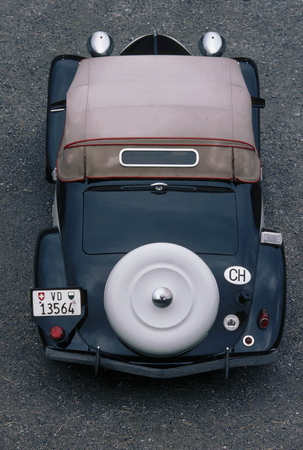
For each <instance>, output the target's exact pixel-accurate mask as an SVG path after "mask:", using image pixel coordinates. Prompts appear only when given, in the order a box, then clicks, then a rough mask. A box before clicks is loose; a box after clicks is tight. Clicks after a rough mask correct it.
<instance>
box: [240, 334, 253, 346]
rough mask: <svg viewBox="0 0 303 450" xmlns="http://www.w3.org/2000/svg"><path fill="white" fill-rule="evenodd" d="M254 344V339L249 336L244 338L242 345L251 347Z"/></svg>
mask: <svg viewBox="0 0 303 450" xmlns="http://www.w3.org/2000/svg"><path fill="white" fill-rule="evenodd" d="M254 343H255V339H254V338H253V336H250V335H246V336H244V338H243V344H244V345H245V346H246V347H251V346H252V345H254Z"/></svg>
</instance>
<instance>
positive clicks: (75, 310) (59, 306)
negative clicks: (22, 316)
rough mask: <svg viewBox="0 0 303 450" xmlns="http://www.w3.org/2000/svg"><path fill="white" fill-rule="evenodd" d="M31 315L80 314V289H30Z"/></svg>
mask: <svg viewBox="0 0 303 450" xmlns="http://www.w3.org/2000/svg"><path fill="white" fill-rule="evenodd" d="M32 306H33V315H34V316H35V317H49V316H80V315H81V290H80V289H35V290H32Z"/></svg>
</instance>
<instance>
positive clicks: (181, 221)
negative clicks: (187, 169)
mask: <svg viewBox="0 0 303 450" xmlns="http://www.w3.org/2000/svg"><path fill="white" fill-rule="evenodd" d="M153 242H170V243H173V244H178V245H182V246H184V247H186V248H188V249H190V250H192V251H194V252H195V253H214V254H224V255H231V254H235V253H236V252H237V250H238V232H237V214H236V202H235V193H234V191H233V190H231V189H221V188H201V187H196V186H161V185H158V186H154V187H152V186H141V187H139V188H138V186H136V187H132V186H124V187H123V186H107V187H106V188H100V187H94V188H89V189H87V190H86V191H85V192H84V219H83V249H84V251H85V252H86V253H89V254H106V253H127V252H129V251H131V250H133V249H134V248H136V247H139V246H141V245H145V244H150V243H153Z"/></svg>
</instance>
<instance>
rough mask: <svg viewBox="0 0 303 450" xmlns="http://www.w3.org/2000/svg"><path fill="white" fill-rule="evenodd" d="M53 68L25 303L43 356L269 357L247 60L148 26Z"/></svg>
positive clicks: (233, 362) (113, 364)
mask: <svg viewBox="0 0 303 450" xmlns="http://www.w3.org/2000/svg"><path fill="white" fill-rule="evenodd" d="M112 48H113V40H112V38H111V36H110V35H108V34H107V33H104V32H96V33H93V35H92V36H91V37H90V38H89V40H88V49H89V51H90V53H91V57H89V58H80V57H78V56H70V55H62V56H58V57H56V58H55V59H54V60H53V62H52V64H51V69H50V77H49V92H48V117H47V139H46V177H47V179H48V180H49V181H51V182H54V183H55V186H56V188H55V198H54V205H53V226H52V227H51V228H50V229H47V230H44V231H43V232H42V233H41V234H40V236H39V237H38V240H37V248H36V256H35V282H34V283H35V284H34V289H32V291H31V310H32V316H33V320H34V321H35V322H36V324H37V326H38V329H39V333H40V336H41V340H42V343H43V346H44V349H45V355H46V356H47V357H48V358H50V359H53V360H58V361H66V362H68V363H79V364H87V365H92V366H94V367H95V371H96V373H98V371H99V370H100V369H101V368H107V369H112V370H116V371H122V372H127V373H131V374H137V375H142V376H147V377H155V378H170V377H179V376H185V375H191V374H197V373H200V372H207V371H212V370H218V369H221V370H224V372H225V376H226V378H227V377H228V374H229V369H230V368H233V367H239V366H250V365H259V364H267V363H272V362H274V361H276V360H277V358H278V346H279V343H280V340H281V335H282V329H283V323H284V315H285V298H286V281H285V258H284V249H283V242H282V236H281V234H280V233H278V232H276V231H273V230H270V229H267V228H265V226H264V222H263V212H262V211H263V209H262V191H261V165H260V125H259V119H260V108H262V107H263V106H264V104H265V101H264V100H263V99H261V98H260V97H259V80H258V72H257V67H256V64H255V63H254V62H253V61H252V60H251V59H248V58H234V59H229V58H225V57H221V55H222V53H223V51H224V48H225V41H224V39H223V38H222V36H220V35H219V34H218V33H214V32H209V33H206V34H205V35H204V36H203V37H202V38H201V39H200V41H199V48H200V50H201V53H202V56H192V55H190V53H189V52H188V51H187V49H186V48H185V47H184V46H183V45H181V44H180V43H179V42H178V41H176V40H174V39H172V38H170V37H168V36H164V35H157V34H156V33H154V34H151V35H147V36H143V37H141V38H139V39H136V40H135V41H133V42H132V43H131V44H129V45H128V46H127V47H126V48H125V49H124V50H123V52H122V53H121V54H120V55H118V56H110V53H111V51H112Z"/></svg>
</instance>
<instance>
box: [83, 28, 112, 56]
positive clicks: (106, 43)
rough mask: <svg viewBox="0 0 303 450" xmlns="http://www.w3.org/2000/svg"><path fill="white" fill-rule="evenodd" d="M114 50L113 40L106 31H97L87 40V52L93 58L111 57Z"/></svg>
mask: <svg viewBox="0 0 303 450" xmlns="http://www.w3.org/2000/svg"><path fill="white" fill-rule="evenodd" d="M113 49H114V41H113V38H112V37H111V35H110V34H108V33H105V31H95V33H93V34H92V35H91V36H90V37H89V38H88V40H87V50H88V51H89V53H90V54H91V56H94V57H95V56H109V55H111V54H112V51H113Z"/></svg>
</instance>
